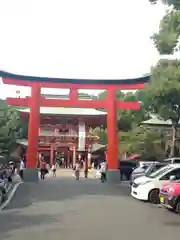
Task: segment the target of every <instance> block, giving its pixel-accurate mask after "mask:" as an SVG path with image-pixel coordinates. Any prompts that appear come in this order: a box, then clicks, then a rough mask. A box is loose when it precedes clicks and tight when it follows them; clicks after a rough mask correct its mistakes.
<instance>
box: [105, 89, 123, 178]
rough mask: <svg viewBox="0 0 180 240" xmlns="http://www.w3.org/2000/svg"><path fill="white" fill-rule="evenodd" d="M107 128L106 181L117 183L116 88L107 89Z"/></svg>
mask: <svg viewBox="0 0 180 240" xmlns="http://www.w3.org/2000/svg"><path fill="white" fill-rule="evenodd" d="M107 102H108V106H107V113H108V114H107V130H108V154H107V163H108V173H107V181H108V182H109V183H115V182H116V183H117V182H119V181H120V171H119V169H118V168H119V166H118V162H119V161H118V130H117V106H116V90H115V89H108V91H107Z"/></svg>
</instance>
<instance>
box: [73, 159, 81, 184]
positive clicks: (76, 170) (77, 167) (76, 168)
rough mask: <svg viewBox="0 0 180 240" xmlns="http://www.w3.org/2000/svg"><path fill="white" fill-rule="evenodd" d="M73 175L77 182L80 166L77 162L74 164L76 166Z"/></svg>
mask: <svg viewBox="0 0 180 240" xmlns="http://www.w3.org/2000/svg"><path fill="white" fill-rule="evenodd" d="M74 173H75V177H76V180H79V177H80V164H79V162H76V164H75V166H74Z"/></svg>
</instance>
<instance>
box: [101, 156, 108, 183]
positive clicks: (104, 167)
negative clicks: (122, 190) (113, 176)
mask: <svg viewBox="0 0 180 240" xmlns="http://www.w3.org/2000/svg"><path fill="white" fill-rule="evenodd" d="M100 173H101V182H102V183H104V182H106V181H107V163H106V161H105V160H104V161H103V162H102V163H100Z"/></svg>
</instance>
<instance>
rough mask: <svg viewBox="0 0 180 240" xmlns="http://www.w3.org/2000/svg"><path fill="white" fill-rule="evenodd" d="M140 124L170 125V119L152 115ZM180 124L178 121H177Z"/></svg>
mask: <svg viewBox="0 0 180 240" xmlns="http://www.w3.org/2000/svg"><path fill="white" fill-rule="evenodd" d="M141 124H143V125H154V126H155V125H162V126H165V125H166V126H171V125H172V121H171V120H170V119H169V120H167V121H165V120H163V119H160V118H159V117H158V116H155V117H152V118H151V119H148V120H146V121H144V122H141ZM179 124H180V122H179Z"/></svg>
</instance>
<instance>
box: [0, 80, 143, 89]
mask: <svg viewBox="0 0 180 240" xmlns="http://www.w3.org/2000/svg"><path fill="white" fill-rule="evenodd" d="M2 80H3V83H4V84H9V85H16V86H32V84H33V82H31V81H27V80H16V79H11V78H5V77H2ZM127 82H128V81H127ZM36 84H37V85H38V86H39V87H44V88H64V89H92V90H98V89H101V90H105V89H114V90H117V89H120V90H136V89H142V88H144V83H133V84H130V83H127V84H119V83H117V84H112V85H111V84H96V82H94V84H73V83H55V82H37V83H36Z"/></svg>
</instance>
